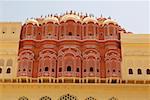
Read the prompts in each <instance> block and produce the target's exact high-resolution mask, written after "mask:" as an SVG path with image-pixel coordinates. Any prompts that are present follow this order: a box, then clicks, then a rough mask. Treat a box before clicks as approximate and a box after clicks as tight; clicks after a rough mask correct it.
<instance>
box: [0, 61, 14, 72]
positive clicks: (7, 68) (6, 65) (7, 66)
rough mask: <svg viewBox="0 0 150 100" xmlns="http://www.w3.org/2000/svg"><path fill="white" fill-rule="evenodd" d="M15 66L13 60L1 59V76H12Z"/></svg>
mask: <svg viewBox="0 0 150 100" xmlns="http://www.w3.org/2000/svg"><path fill="white" fill-rule="evenodd" d="M12 66H13V60H12V59H8V60H6V61H5V60H4V59H0V74H10V73H11V70H12Z"/></svg>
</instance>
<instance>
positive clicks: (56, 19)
mask: <svg viewBox="0 0 150 100" xmlns="http://www.w3.org/2000/svg"><path fill="white" fill-rule="evenodd" d="M48 22H53V23H59V20H58V18H57V17H54V16H50V17H46V18H45V19H44V20H43V23H48Z"/></svg>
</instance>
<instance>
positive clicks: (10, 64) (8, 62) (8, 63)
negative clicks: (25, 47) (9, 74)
mask: <svg viewBox="0 0 150 100" xmlns="http://www.w3.org/2000/svg"><path fill="white" fill-rule="evenodd" d="M4 65H5V60H4V59H0V66H4ZM12 65H13V60H12V59H8V60H7V61H6V66H12Z"/></svg>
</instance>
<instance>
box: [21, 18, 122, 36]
mask: <svg viewBox="0 0 150 100" xmlns="http://www.w3.org/2000/svg"><path fill="white" fill-rule="evenodd" d="M118 30H119V27H118V26H116V25H114V24H108V25H105V26H103V27H102V26H99V25H97V24H94V23H91V22H90V23H88V24H81V23H79V22H78V23H76V22H74V21H73V20H68V21H67V22H65V23H61V24H60V25H59V24H57V23H55V24H54V23H52V22H48V23H46V24H44V25H42V26H37V25H36V24H32V23H28V24H24V25H23V26H22V31H21V39H35V38H36V39H69V38H70V39H119V37H120V34H119V31H118Z"/></svg>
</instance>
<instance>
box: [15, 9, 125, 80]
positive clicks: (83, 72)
mask: <svg viewBox="0 0 150 100" xmlns="http://www.w3.org/2000/svg"><path fill="white" fill-rule="evenodd" d="M121 31H123V29H122V28H121V27H120V26H119V25H118V24H117V23H116V22H115V21H114V20H112V19H111V18H103V17H102V16H101V17H100V18H98V19H96V18H94V17H92V16H83V15H78V14H76V13H74V12H72V11H71V12H70V13H66V14H65V15H63V16H60V17H58V16H53V15H50V16H48V17H46V18H37V19H30V20H27V21H26V22H25V23H24V24H23V26H22V29H21V36H20V42H19V53H18V54H19V66H18V67H19V68H18V71H17V76H18V77H19V76H28V77H34V78H37V77H54V78H59V77H77V78H84V77H98V78H111V77H114V78H121V61H122V58H121V46H120V32H121Z"/></svg>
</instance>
